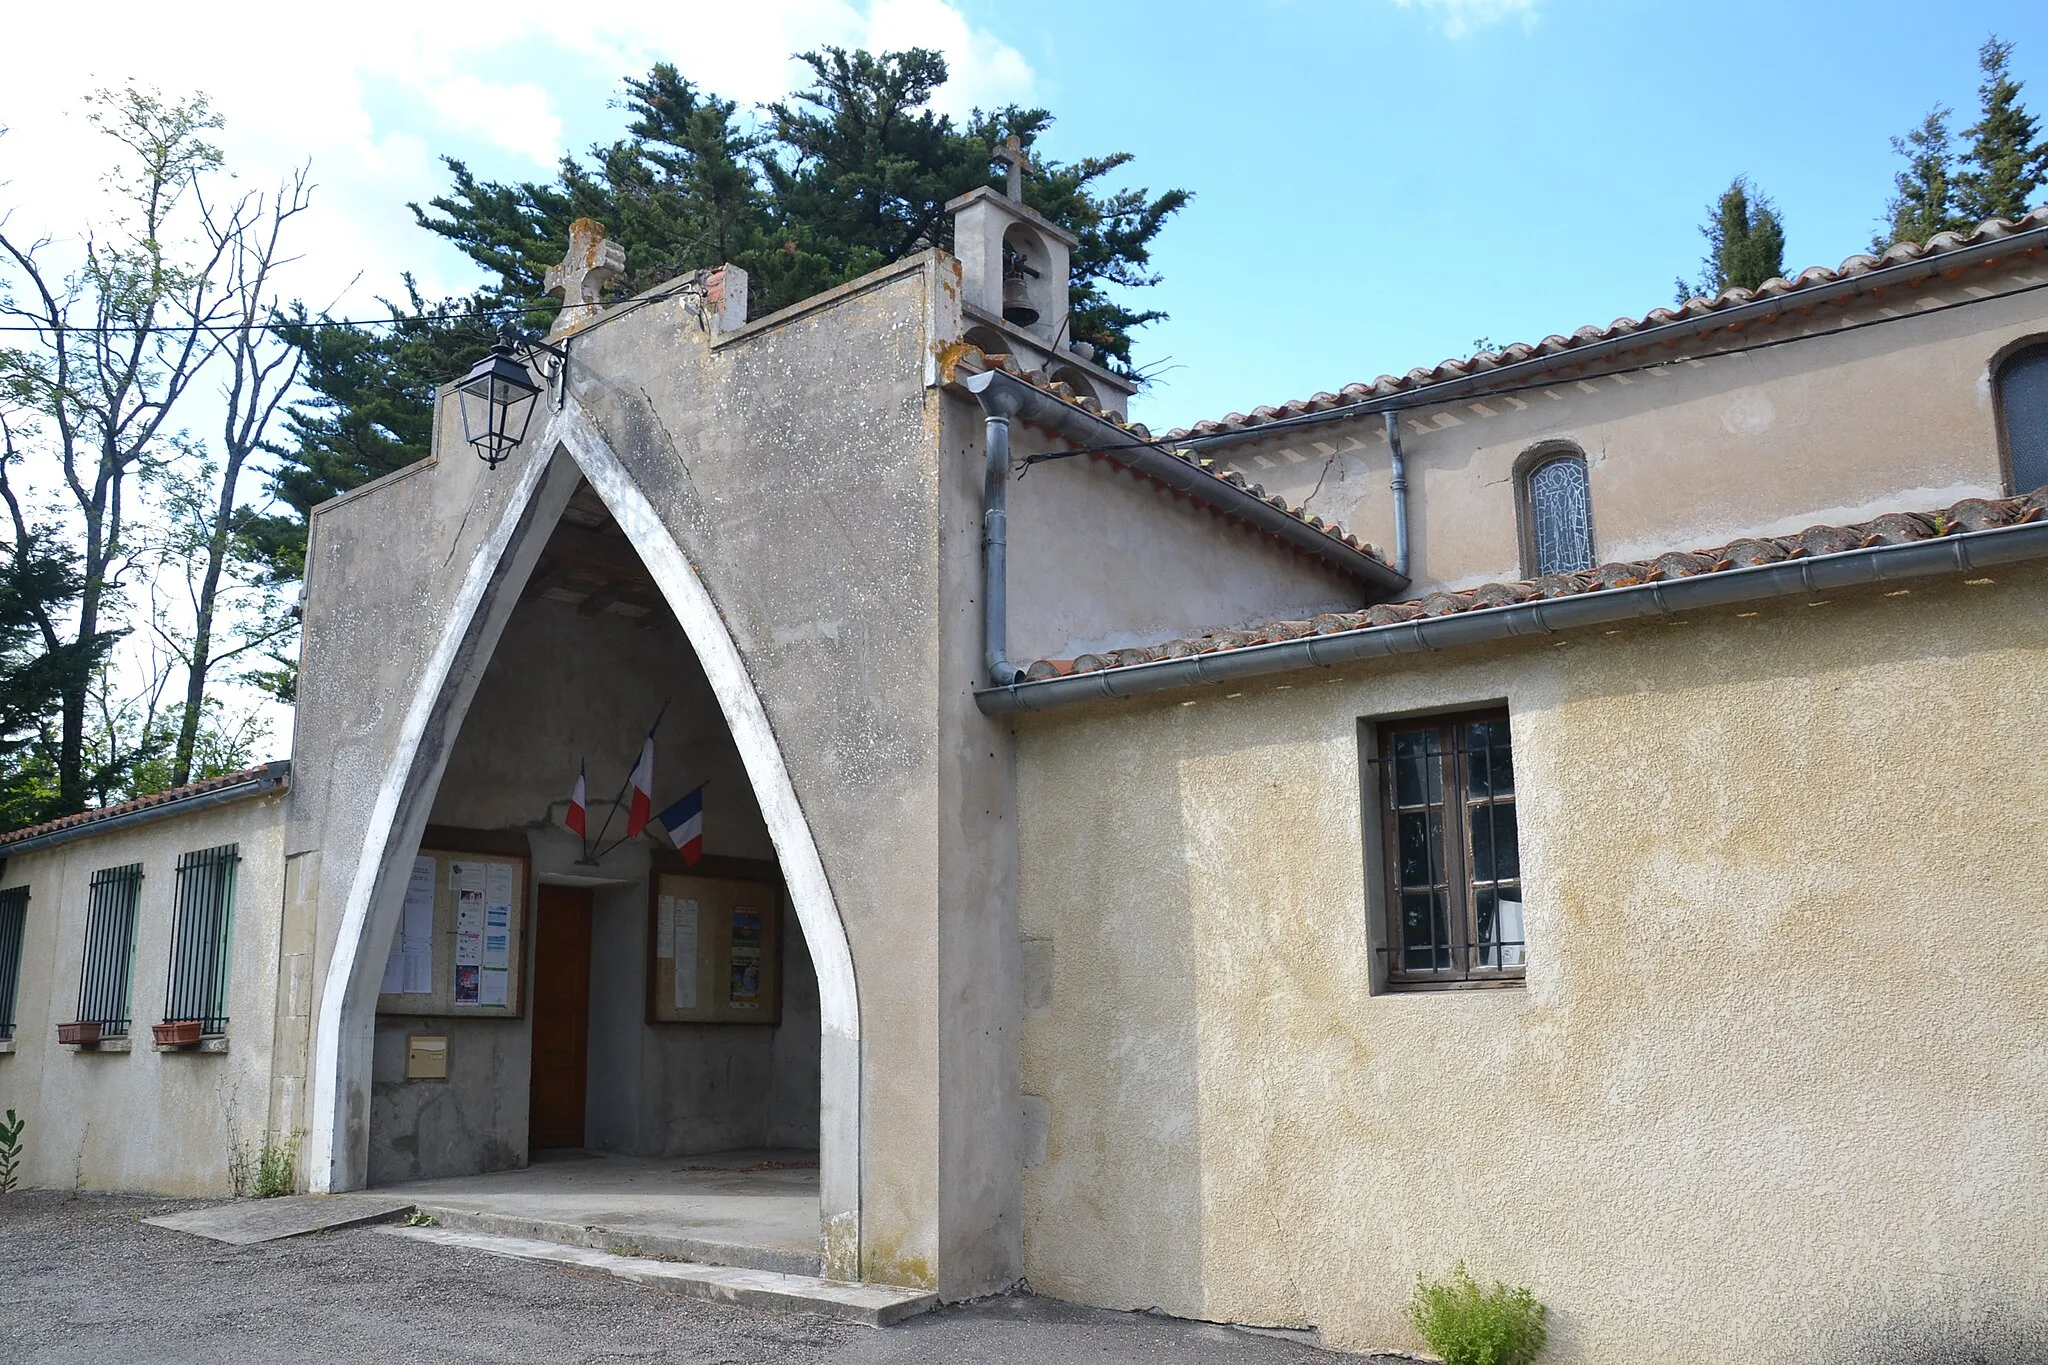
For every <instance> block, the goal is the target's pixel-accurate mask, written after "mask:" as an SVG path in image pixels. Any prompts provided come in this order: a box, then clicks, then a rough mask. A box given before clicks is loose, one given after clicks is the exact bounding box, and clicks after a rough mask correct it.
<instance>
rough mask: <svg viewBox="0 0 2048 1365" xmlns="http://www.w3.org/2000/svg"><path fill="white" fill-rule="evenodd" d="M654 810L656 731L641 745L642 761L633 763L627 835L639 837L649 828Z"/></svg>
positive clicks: (627, 812) (627, 811)
mask: <svg viewBox="0 0 2048 1365" xmlns="http://www.w3.org/2000/svg"><path fill="white" fill-rule="evenodd" d="M653 810H654V732H653V731H652V730H649V731H648V732H647V742H646V743H645V744H642V745H641V746H640V761H639V762H638V763H635V764H634V765H633V800H632V802H631V804H629V805H628V806H627V807H626V837H627V838H628V839H637V838H639V837H640V831H641V830H643V829H646V828H647V817H648V815H649V814H650V813H652V811H653Z"/></svg>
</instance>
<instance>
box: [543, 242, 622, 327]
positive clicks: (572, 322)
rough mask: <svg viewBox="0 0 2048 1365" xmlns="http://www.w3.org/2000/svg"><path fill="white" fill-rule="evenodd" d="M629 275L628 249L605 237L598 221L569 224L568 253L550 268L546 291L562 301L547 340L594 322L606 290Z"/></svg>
mask: <svg viewBox="0 0 2048 1365" xmlns="http://www.w3.org/2000/svg"><path fill="white" fill-rule="evenodd" d="M625 273H626V248H624V247H622V246H620V245H619V244H618V243H617V242H614V241H611V240H609V239H608V238H607V237H606V236H605V235H604V224H603V223H600V222H598V221H597V220H596V219H595V218H578V219H577V220H576V221H575V222H573V223H571V224H569V254H568V255H566V256H564V257H563V258H562V263H561V264H560V265H551V266H549V267H548V275H547V291H548V293H550V294H553V295H555V296H556V297H557V298H559V299H561V301H562V311H561V312H560V313H558V314H556V315H555V325H554V326H552V327H550V328H549V329H548V339H549V340H550V341H552V340H555V339H556V338H558V337H565V336H568V335H569V334H570V333H571V332H576V331H580V330H582V329H583V328H584V327H585V326H587V325H589V324H590V323H591V322H593V321H595V320H596V318H597V312H598V308H599V307H600V306H601V304H600V301H601V299H602V297H603V295H604V288H605V286H606V285H608V284H610V283H611V282H612V281H613V280H615V279H617V278H618V277H619V276H621V275H623V274H625Z"/></svg>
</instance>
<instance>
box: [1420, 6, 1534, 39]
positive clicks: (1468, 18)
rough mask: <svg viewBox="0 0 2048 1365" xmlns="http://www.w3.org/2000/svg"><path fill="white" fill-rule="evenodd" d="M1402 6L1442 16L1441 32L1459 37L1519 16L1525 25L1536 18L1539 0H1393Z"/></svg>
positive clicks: (1452, 36)
mask: <svg viewBox="0 0 2048 1365" xmlns="http://www.w3.org/2000/svg"><path fill="white" fill-rule="evenodd" d="M1394 3H1395V4H1397V5H1399V6H1400V7H1401V8H1402V9H1417V8H1420V9H1426V10H1430V11H1433V12H1435V13H1438V14H1441V15H1442V16H1443V26H1444V36H1445V37H1446V38H1462V37H1464V36H1465V35H1466V34H1468V33H1470V32H1472V30H1474V29H1476V28H1485V27H1486V26H1487V25H1489V24H1497V23H1499V22H1500V21H1501V20H1503V19H1515V18H1519V19H1520V20H1521V21H1522V23H1523V26H1524V27H1526V26H1528V25H1529V24H1532V23H1534V22H1535V21H1536V9H1537V6H1538V5H1540V4H1541V3H1542V0H1394Z"/></svg>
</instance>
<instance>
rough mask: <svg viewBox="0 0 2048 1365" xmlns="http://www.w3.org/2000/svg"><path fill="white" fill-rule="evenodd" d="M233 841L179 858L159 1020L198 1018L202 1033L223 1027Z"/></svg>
mask: <svg viewBox="0 0 2048 1365" xmlns="http://www.w3.org/2000/svg"><path fill="white" fill-rule="evenodd" d="M241 860H242V858H241V853H240V852H239V848H238V846H237V845H235V844H222V845H221V846H220V847H219V848H207V849H201V850H199V851H198V852H197V853H187V854H185V855H184V856H182V857H180V858H179V859H178V894H177V911H176V915H177V918H176V921H175V922H174V923H173V924H172V926H171V979H170V984H169V985H168V986H167V987H166V988H165V990H164V1022H165V1023H167V1024H169V1023H182V1022H185V1021H187V1020H195V1019H196V1020H198V1021H199V1025H200V1032H202V1033H209V1034H215V1033H226V1032H227V1028H228V935H229V931H230V928H231V927H232V923H233V920H234V908H235V866H236V864H238V863H239V862H241Z"/></svg>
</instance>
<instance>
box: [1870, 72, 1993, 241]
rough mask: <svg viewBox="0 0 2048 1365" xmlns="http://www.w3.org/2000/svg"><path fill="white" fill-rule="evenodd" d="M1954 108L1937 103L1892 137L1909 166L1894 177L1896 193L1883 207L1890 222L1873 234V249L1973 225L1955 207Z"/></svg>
mask: <svg viewBox="0 0 2048 1365" xmlns="http://www.w3.org/2000/svg"><path fill="white" fill-rule="evenodd" d="M1952 112H1953V111H1952V110H1951V109H1949V107H1948V106H1947V105H1942V104H1938V105H1936V106H1935V107H1934V108H1933V109H1932V110H1931V111H1930V112H1929V113H1928V115H1927V117H1926V118H1925V119H1923V120H1921V122H1920V126H1919V127H1918V128H1915V129H1914V130H1913V131H1912V132H1910V133H1908V134H1906V135H1905V136H1904V137H1895V138H1893V139H1892V150H1893V151H1894V152H1897V153H1898V154H1899V155H1900V156H1902V157H1904V158H1905V159H1906V168H1905V169H1904V170H1902V171H1900V172H1899V173H1898V174H1897V175H1896V176H1894V177H1893V179H1892V185H1893V189H1894V192H1893V194H1892V197H1891V200H1890V202H1889V203H1887V204H1886V205H1885V206H1884V213H1885V216H1884V222H1885V224H1886V226H1885V228H1884V229H1883V230H1881V231H1880V232H1879V233H1878V235H1877V236H1876V237H1875V238H1873V239H1871V244H1870V246H1871V250H1872V251H1883V250H1884V249H1885V248H1886V247H1888V246H1890V245H1891V244H1892V243H1894V242H1924V241H1926V240H1927V239H1928V238H1930V237H1932V236H1934V234H1936V233H1937V232H1952V231H1958V230H1961V229H1964V228H1967V227H1969V226H1970V220H1968V219H1966V218H1964V217H1963V216H1962V214H1960V213H1959V212H1957V210H1956V182H1955V154H1954V152H1953V151H1952V150H1951V148H1950V145H1949V132H1948V120H1949V116H1950V114H1951V113H1952Z"/></svg>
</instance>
